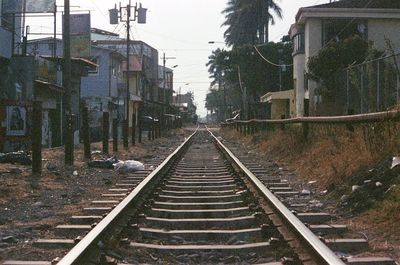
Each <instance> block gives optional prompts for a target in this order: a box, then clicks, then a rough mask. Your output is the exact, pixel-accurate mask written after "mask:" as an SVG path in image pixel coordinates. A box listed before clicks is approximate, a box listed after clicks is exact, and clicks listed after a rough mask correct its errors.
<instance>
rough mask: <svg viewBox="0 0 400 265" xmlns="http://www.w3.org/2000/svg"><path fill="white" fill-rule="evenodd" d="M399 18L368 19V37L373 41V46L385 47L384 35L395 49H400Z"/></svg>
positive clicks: (381, 48)
mask: <svg viewBox="0 0 400 265" xmlns="http://www.w3.org/2000/svg"><path fill="white" fill-rule="evenodd" d="M399 29H400V20H393V19H374V20H369V21H368V39H369V40H371V41H373V44H374V46H375V48H377V49H378V50H384V49H385V48H386V42H385V37H386V38H388V39H390V40H391V41H392V44H393V48H394V50H395V51H397V52H398V51H400V34H399Z"/></svg>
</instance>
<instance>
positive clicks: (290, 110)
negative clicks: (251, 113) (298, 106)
mask: <svg viewBox="0 0 400 265" xmlns="http://www.w3.org/2000/svg"><path fill="white" fill-rule="evenodd" d="M260 102H261V103H267V104H269V105H270V107H269V108H268V109H269V110H270V117H268V118H270V119H273V120H279V119H282V118H285V119H288V118H293V117H295V115H296V112H295V111H296V110H295V102H294V90H293V89H291V90H284V91H278V92H268V93H267V94H265V95H263V96H262V97H261V98H260Z"/></svg>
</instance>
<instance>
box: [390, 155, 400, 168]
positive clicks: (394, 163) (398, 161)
mask: <svg viewBox="0 0 400 265" xmlns="http://www.w3.org/2000/svg"><path fill="white" fill-rule="evenodd" d="M399 164H400V157H398V156H395V157H393V160H392V166H391V168H390V169H393V168H395V167H396V166H398V165H399Z"/></svg>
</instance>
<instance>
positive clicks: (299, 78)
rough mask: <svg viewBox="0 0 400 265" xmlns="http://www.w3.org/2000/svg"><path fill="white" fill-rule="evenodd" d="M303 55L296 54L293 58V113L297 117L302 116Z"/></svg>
mask: <svg viewBox="0 0 400 265" xmlns="http://www.w3.org/2000/svg"><path fill="white" fill-rule="evenodd" d="M304 60H305V55H304V53H299V54H296V55H295V56H294V57H293V82H294V84H293V85H294V87H293V88H294V92H295V93H294V94H295V95H294V100H295V105H296V107H295V109H296V110H295V113H296V116H297V117H301V116H303V115H304V93H305V91H304V72H305V64H304Z"/></svg>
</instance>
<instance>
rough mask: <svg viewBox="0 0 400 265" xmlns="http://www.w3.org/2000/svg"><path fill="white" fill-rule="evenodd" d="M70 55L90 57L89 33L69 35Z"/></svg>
mask: <svg viewBox="0 0 400 265" xmlns="http://www.w3.org/2000/svg"><path fill="white" fill-rule="evenodd" d="M71 56H72V57H76V58H81V57H90V34H77V35H71Z"/></svg>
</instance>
